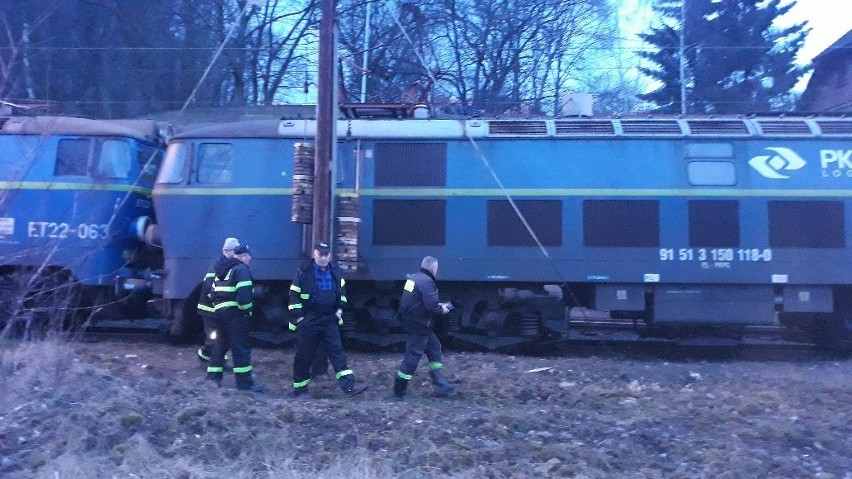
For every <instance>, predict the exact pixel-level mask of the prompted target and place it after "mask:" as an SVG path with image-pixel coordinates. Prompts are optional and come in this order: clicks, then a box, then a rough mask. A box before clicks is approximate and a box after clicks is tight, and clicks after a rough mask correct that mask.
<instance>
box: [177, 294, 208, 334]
mask: <svg viewBox="0 0 852 479" xmlns="http://www.w3.org/2000/svg"><path fill="white" fill-rule="evenodd" d="M199 293H200V288H199V289H197V290H195V291H193V293H192V294H191V295H190V296H189V298H187V299H173V300H171V320H172V324H171V328H170V329H169V337H170V340H171V341H172V342H173V343H176V344H195V343H202V342H204V321H203V320H202V319H201V315H199V314H198V312H197V311H198V309H197V308H198V296H199Z"/></svg>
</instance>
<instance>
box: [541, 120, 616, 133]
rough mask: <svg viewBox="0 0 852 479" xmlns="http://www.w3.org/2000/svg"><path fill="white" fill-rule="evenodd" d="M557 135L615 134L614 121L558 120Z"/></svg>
mask: <svg viewBox="0 0 852 479" xmlns="http://www.w3.org/2000/svg"><path fill="white" fill-rule="evenodd" d="M556 134H557V135H614V134H615V128H614V127H613V126H612V122H611V121H609V120H606V121H594V120H592V121H584V120H580V121H557V122H556Z"/></svg>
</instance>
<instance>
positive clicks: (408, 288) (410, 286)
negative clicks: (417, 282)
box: [402, 279, 414, 293]
mask: <svg viewBox="0 0 852 479" xmlns="http://www.w3.org/2000/svg"><path fill="white" fill-rule="evenodd" d="M402 289H404V290H406V291H408V292H409V293H413V292H414V281H412V280H410V279H409V280H406V281H405V286H403V288H402Z"/></svg>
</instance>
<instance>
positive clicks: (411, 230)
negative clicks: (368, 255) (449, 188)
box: [373, 200, 447, 246]
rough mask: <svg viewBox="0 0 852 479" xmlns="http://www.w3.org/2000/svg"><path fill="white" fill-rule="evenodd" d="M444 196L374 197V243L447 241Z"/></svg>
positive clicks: (417, 244) (427, 243) (420, 243)
mask: <svg viewBox="0 0 852 479" xmlns="http://www.w3.org/2000/svg"><path fill="white" fill-rule="evenodd" d="M446 207H447V202H446V201H445V200H374V201H373V244H374V245H383V246H421V245H422V246H441V245H444V244H446V239H445V237H446V232H445V222H446Z"/></svg>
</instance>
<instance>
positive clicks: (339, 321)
mask: <svg viewBox="0 0 852 479" xmlns="http://www.w3.org/2000/svg"><path fill="white" fill-rule="evenodd" d="M337 325H338V326H343V318H340V319H338V320H337Z"/></svg>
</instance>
